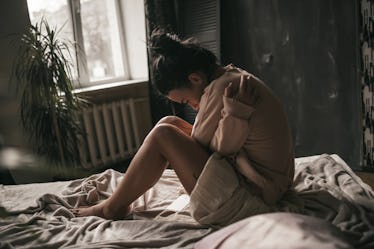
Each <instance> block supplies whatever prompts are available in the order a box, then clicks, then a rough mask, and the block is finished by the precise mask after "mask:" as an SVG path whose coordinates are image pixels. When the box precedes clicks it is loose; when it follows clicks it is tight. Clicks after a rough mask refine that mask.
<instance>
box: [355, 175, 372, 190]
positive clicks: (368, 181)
mask: <svg viewBox="0 0 374 249" xmlns="http://www.w3.org/2000/svg"><path fill="white" fill-rule="evenodd" d="M355 173H356V174H357V175H358V176H359V177H360V178H361V179H362V180H363V181H364V182H365V183H366V184H368V185H370V186H371V188H373V189H374V173H369V172H355Z"/></svg>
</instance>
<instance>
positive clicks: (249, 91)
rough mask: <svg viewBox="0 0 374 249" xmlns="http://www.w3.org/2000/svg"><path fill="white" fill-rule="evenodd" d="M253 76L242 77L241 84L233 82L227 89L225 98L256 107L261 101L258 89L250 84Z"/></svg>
mask: <svg viewBox="0 0 374 249" xmlns="http://www.w3.org/2000/svg"><path fill="white" fill-rule="evenodd" d="M250 78H251V76H245V75H241V76H240V82H239V83H238V82H236V83H234V82H231V83H230V84H229V85H228V86H227V87H226V88H225V93H224V95H225V97H228V98H232V99H234V100H237V101H240V102H242V103H244V104H246V105H249V106H254V105H255V104H256V103H257V102H258V100H259V94H258V91H257V89H256V87H254V86H253V84H251V82H250Z"/></svg>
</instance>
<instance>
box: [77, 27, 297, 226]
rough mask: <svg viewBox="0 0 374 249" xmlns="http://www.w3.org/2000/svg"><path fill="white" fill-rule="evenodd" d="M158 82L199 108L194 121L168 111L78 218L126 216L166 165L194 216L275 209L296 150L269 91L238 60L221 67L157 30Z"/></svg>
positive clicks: (215, 217)
mask: <svg viewBox="0 0 374 249" xmlns="http://www.w3.org/2000/svg"><path fill="white" fill-rule="evenodd" d="M150 49H151V50H152V54H153V58H152V59H153V62H152V70H153V76H154V79H153V83H154V84H155V87H156V88H157V89H158V91H159V92H160V93H161V94H163V95H164V96H166V97H167V98H169V99H170V100H172V101H174V102H178V103H182V104H188V105H190V106H191V107H192V108H194V109H195V110H198V114H197V116H196V121H195V123H194V125H193V126H191V125H190V124H189V123H187V122H186V121H184V120H182V119H180V118H178V117H174V116H169V117H165V118H163V119H161V120H160V121H159V122H158V123H157V125H156V126H155V127H154V128H153V129H152V130H151V131H150V133H149V134H148V136H147V137H146V138H145V140H144V143H143V144H142V146H141V147H140V149H139V151H138V152H137V154H136V155H135V157H134V158H133V160H132V161H131V163H130V165H129V168H128V170H127V171H126V174H124V177H123V179H122V181H121V182H120V184H119V186H118V187H117V189H116V190H115V191H114V193H113V195H112V196H110V197H109V198H108V199H107V200H105V201H103V202H101V203H99V204H97V205H95V206H92V207H88V208H78V209H75V210H73V212H74V213H75V215H76V216H88V215H95V216H101V217H104V218H107V219H121V218H123V217H125V216H126V215H127V214H129V213H130V212H131V209H130V204H131V203H132V202H133V201H135V200H136V199H137V198H138V197H139V196H141V195H142V194H143V193H145V192H146V191H147V190H148V189H149V188H151V187H152V186H153V185H154V184H155V183H156V182H157V181H158V180H159V178H160V177H161V175H162V172H163V171H164V170H165V168H166V167H167V165H168V164H170V165H171V167H172V168H173V169H174V170H175V172H176V174H177V176H178V178H179V179H180V181H181V183H182V184H183V186H184V188H185V190H186V191H187V193H189V194H190V196H191V198H190V210H191V213H192V216H193V217H194V218H195V219H196V220H197V221H198V222H200V223H202V224H208V225H212V226H224V225H228V224H231V223H233V222H235V221H237V220H240V219H243V218H245V217H248V216H251V215H255V214H260V213H265V212H270V211H271V210H272V207H273V206H274V205H275V204H276V203H277V201H278V200H279V199H280V198H281V197H282V195H283V194H284V193H285V192H286V191H287V190H288V189H289V188H290V187H291V185H292V181H293V174H294V153H293V146H292V138H291V133H290V129H289V125H288V121H287V117H286V113H285V111H284V109H283V107H282V104H281V103H280V101H279V99H277V98H276V97H275V96H274V94H273V93H272V92H271V90H270V89H269V88H268V87H267V86H266V85H265V84H264V83H263V82H261V81H260V80H259V79H258V78H256V77H255V76H254V75H252V74H250V73H248V72H246V71H244V70H242V69H240V68H237V67H235V66H233V65H228V66H220V65H217V64H216V58H215V56H214V55H213V53H211V52H210V51H208V50H206V49H204V48H202V47H200V46H199V45H197V44H196V43H195V42H193V41H192V40H190V39H188V40H180V39H179V38H178V37H177V36H176V35H174V34H170V33H164V32H162V31H160V30H157V31H155V32H153V34H152V37H151V41H150Z"/></svg>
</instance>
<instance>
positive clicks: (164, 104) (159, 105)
mask: <svg viewBox="0 0 374 249" xmlns="http://www.w3.org/2000/svg"><path fill="white" fill-rule="evenodd" d="M144 4H145V18H146V32H147V41H148V40H149V38H150V35H151V34H152V31H153V30H154V29H155V28H162V29H165V30H166V31H170V32H177V11H176V9H177V8H176V3H175V0H145V1H144ZM151 57H152V54H151V51H150V50H149V49H148V66H149V68H151ZM152 81H153V76H152V71H151V70H149V95H150V104H151V113H152V122H153V124H155V123H157V121H158V120H159V119H160V118H162V117H164V116H167V115H178V112H179V109H180V106H179V105H175V104H173V103H171V102H170V101H168V100H167V99H166V98H165V97H163V96H160V95H159V94H158V93H157V92H156V90H155V89H154V87H153V86H152Z"/></svg>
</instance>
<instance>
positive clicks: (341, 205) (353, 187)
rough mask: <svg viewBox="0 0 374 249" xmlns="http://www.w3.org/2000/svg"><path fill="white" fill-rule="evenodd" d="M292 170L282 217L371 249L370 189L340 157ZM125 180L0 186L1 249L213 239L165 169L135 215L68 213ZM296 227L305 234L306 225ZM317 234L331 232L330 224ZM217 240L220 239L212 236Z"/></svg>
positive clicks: (117, 176)
mask: <svg viewBox="0 0 374 249" xmlns="http://www.w3.org/2000/svg"><path fill="white" fill-rule="evenodd" d="M295 172H296V174H295V183H294V191H291V192H290V193H288V194H287V195H285V197H284V198H283V199H282V201H281V202H280V203H279V206H278V210H277V212H278V213H283V214H284V213H288V214H290V215H295V216H296V215H298V217H299V216H300V215H304V216H307V217H313V218H314V219H319V220H321V221H324V222H327V223H328V224H329V225H330V226H332V227H334V228H336V229H338V230H339V231H340V232H341V233H339V234H338V235H336V238H337V239H344V241H346V242H347V243H348V244H349V245H352V247H354V248H362V249H365V248H374V194H373V191H372V189H371V188H370V187H369V186H368V185H366V184H365V183H363V182H362V181H361V179H360V178H359V177H358V176H357V175H355V174H354V172H352V170H351V169H350V168H349V167H348V166H347V165H346V164H345V163H344V161H342V160H341V158H339V157H338V156H336V155H334V156H330V155H322V156H316V157H310V158H307V159H302V158H300V159H297V160H296V165H295ZM122 177H123V174H122V173H120V172H117V171H114V170H106V171H105V172H103V173H100V174H95V175H92V176H90V177H87V178H84V179H78V180H73V181H66V182H51V183H39V184H23V185H14V186H13V185H9V186H4V185H0V206H2V207H4V208H5V209H6V210H7V214H8V215H9V216H8V217H3V218H0V248H194V246H195V244H196V243H197V242H198V243H197V244H196V245H198V244H199V243H202V242H204V240H205V239H208V238H209V237H210V236H213V235H214V233H213V232H214V231H213V230H212V228H208V227H204V226H201V225H199V224H198V223H196V222H195V221H194V220H193V219H192V218H191V216H190V214H189V206H188V196H187V195H186V193H185V191H184V189H183V187H182V185H181V183H180V182H179V180H178V178H177V176H176V174H175V172H174V171H172V170H166V171H165V172H164V174H163V175H162V177H161V179H160V181H159V182H158V183H157V184H156V185H155V186H154V187H152V188H151V189H150V190H149V191H147V192H146V193H145V194H144V195H143V196H141V197H140V198H139V199H138V200H136V201H135V202H134V203H133V205H132V209H133V210H134V212H133V214H132V215H130V216H128V217H127V218H126V219H125V220H119V221H113V220H105V219H102V218H99V217H94V216H92V217H74V215H73V214H72V213H71V211H70V210H69V209H71V208H73V207H78V206H87V205H93V204H95V203H97V202H100V201H102V200H104V199H106V198H107V197H108V196H109V195H110V194H111V193H112V192H113V190H114V189H115V188H116V186H117V184H118V183H119V181H120V180H121V179H122ZM295 213H297V214H295ZM260 216H261V215H260ZM254 218H256V217H251V218H248V219H254ZM257 218H258V217H257ZM288 221H289V220H288ZM288 221H287V219H278V220H277V224H283V225H285V226H284V227H287V222H288ZM253 224H254V223H253ZM234 225H235V224H234ZM241 227H244V226H241ZM246 227H251V229H252V230H251V231H252V232H254V231H255V230H256V228H255V227H253V226H246ZM272 227H274V231H276V230H275V229H276V227H275V226H272ZM272 227H268V228H267V229H268V230H269V229H273V228H272ZM298 229H299V230H300V231H298V232H299V233H300V234H302V230H303V228H302V226H299V227H298ZM319 229H321V230H322V231H323V229H330V230H331V228H329V227H327V226H321V227H319ZM218 232H220V231H218ZM295 232H297V230H296V231H293V234H294V235H295ZM212 233H213V234H212ZM237 234H239V233H237ZM248 234H251V233H246V236H247V238H248ZM231 235H235V233H232V234H231ZM254 236H255V234H254ZM334 236H335V235H334ZM229 237H230V236H226V237H225V238H226V239H227V238H229ZM231 238H234V237H233V236H231ZM220 239H223V237H218V238H217V237H215V240H216V241H219V240H220ZM234 239H235V238H234ZM238 239H239V238H237V239H235V241H237V242H238V241H239V240H238ZM240 239H243V238H240ZM292 239H294V240H295V241H294V242H295V243H296V244H298V245H302V244H303V243H305V237H304V238H303V236H301V237H300V236H294V238H292V237H290V238H288V237H287V240H288V241H290V240H292ZM322 239H323V238H322ZM268 240H269V241H271V237H270V238H267V241H268ZM296 240H297V241H296ZM201 248H204V247H201ZM206 248H208V247H206ZM217 248H218V247H217ZM258 248H263V247H258ZM267 248H281V247H267ZM288 248H300V247H288ZM304 248H307V247H304ZM326 248H327V247H326ZM329 248H330V247H329ZM334 248H343V247H334Z"/></svg>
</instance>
